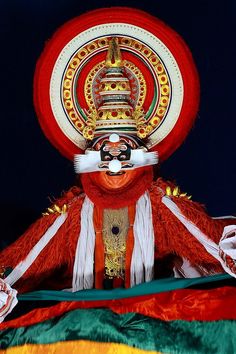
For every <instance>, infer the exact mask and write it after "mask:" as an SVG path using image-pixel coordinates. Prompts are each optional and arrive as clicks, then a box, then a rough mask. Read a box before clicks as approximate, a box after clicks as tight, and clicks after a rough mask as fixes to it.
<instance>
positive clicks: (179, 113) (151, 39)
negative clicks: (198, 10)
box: [34, 7, 199, 172]
mask: <svg viewBox="0 0 236 354" xmlns="http://www.w3.org/2000/svg"><path fill="white" fill-rule="evenodd" d="M34 87H35V92H34V101H35V107H36V111H37V114H38V117H39V120H40V123H41V126H42V128H43V130H44V132H45V134H46V136H47V137H48V138H49V140H50V141H51V142H52V143H53V144H54V145H55V146H56V147H57V148H58V149H59V150H60V152H61V153H62V154H63V155H65V156H66V157H68V158H70V159H72V158H73V157H74V155H76V158H75V167H76V171H77V172H88V171H95V170H102V169H104V168H109V169H110V170H111V171H118V170H119V169H120V168H135V167H140V166H145V165H150V164H154V163H157V156H156V155H157V153H158V155H159V158H160V159H161V160H164V159H166V158H167V157H168V156H169V155H170V154H171V153H172V152H173V151H174V150H175V149H176V148H177V147H178V146H179V145H180V144H181V143H182V142H183V140H184V139H185V137H186V135H187V133H188V131H189V129H190V128H191V126H192V124H193V121H194V119H195V116H196V112H197V108H198V99H199V85H198V75H197V73H196V69H195V65H194V62H193V59H192V57H191V54H190V52H189V50H188V48H187V47H186V45H185V43H184V42H183V41H182V39H181V38H180V37H179V36H178V35H177V34H176V33H175V32H174V31H173V30H172V29H170V28H169V27H167V26H166V25H165V24H163V23H162V22H160V21H159V20H157V19H156V18H154V17H152V16H150V15H149V14H147V13H145V12H142V11H139V10H136V9H131V8H121V7H118V8H109V9H99V10H95V11H91V12H89V13H87V14H85V15H82V16H79V17H77V18H75V19H74V20H72V21H70V22H68V23H66V24H65V25H64V26H63V27H61V28H60V29H59V30H58V31H57V32H56V33H55V35H54V36H53V37H52V39H51V40H50V41H49V42H48V44H47V45H46V48H45V50H44V52H43V54H42V56H41V58H40V60H39V62H38V65H37V70H36V75H35V86H34ZM83 151H85V155H83V154H82V153H83ZM148 151H149V152H148ZM102 154H103V155H102ZM108 155H109V156H108ZM122 156H123V159H124V161H125V162H122ZM101 157H104V158H101ZM106 159H108V160H109V161H108V160H107V161H106Z"/></svg>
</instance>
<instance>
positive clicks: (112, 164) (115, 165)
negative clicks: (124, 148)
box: [108, 160, 121, 173]
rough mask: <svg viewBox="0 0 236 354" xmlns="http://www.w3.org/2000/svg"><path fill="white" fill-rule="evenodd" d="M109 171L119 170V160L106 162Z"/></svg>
mask: <svg viewBox="0 0 236 354" xmlns="http://www.w3.org/2000/svg"><path fill="white" fill-rule="evenodd" d="M108 168H109V171H111V172H114V173H116V172H119V171H120V170H121V162H120V161H119V160H112V161H110V162H109V164H108Z"/></svg>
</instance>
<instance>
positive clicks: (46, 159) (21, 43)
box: [0, 0, 236, 247]
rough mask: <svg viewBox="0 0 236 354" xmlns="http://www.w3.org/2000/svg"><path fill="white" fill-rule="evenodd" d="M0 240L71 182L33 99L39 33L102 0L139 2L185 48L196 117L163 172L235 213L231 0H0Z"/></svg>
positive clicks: (216, 208)
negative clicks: (192, 64) (193, 78)
mask: <svg viewBox="0 0 236 354" xmlns="http://www.w3.org/2000/svg"><path fill="white" fill-rule="evenodd" d="M0 5H1V6H0V38H1V54H0V72H1V74H0V77H1V83H0V95H1V96H0V97H1V109H0V117H1V118H0V119H1V120H0V122H1V127H0V131H1V139H0V141H1V204H0V206H1V213H0V215H1V247H5V246H6V245H7V244H9V243H10V242H12V240H14V239H15V238H16V237H18V236H19V235H20V234H21V233H22V232H23V231H24V230H25V229H26V228H27V226H28V225H29V224H30V223H32V222H33V221H34V220H35V219H36V218H37V217H39V215H40V214H41V212H42V211H44V210H45V208H46V207H48V206H49V204H50V202H49V200H48V197H51V198H53V197H58V196H60V194H61V192H62V191H63V190H66V189H67V188H69V187H70V186H71V185H73V183H74V180H75V175H74V172H73V166H72V163H71V162H69V161H67V160H66V159H65V158H64V157H62V156H61V155H60V154H59V153H58V152H57V151H56V150H55V149H54V148H53V147H52V146H51V145H50V143H49V142H48V141H47V140H46V138H45V137H44V135H43V133H42V132H41V129H40V127H39V125H38V122H37V118H36V115H35V112H34V108H33V103H32V101H33V100H32V92H33V84H32V82H33V74H34V68H35V64H36V61H37V58H38V57H39V55H40V53H41V52H42V50H43V47H44V44H45V42H46V41H47V40H48V39H49V38H50V37H51V36H52V34H53V33H54V31H55V30H56V29H57V28H58V27H59V26H61V25H62V24H64V22H66V21H67V20H70V19H71V18H73V17H75V16H77V15H80V14H82V13H83V12H85V11H88V10H91V9H95V8H99V7H110V6H130V7H136V8H140V9H142V10H145V11H147V12H150V13H151V14H152V15H154V16H156V17H159V18H160V19H161V20H163V21H164V22H166V23H167V24H168V25H169V26H171V27H172V28H173V29H175V30H176V31H177V32H178V33H179V34H180V35H181V36H182V37H183V38H184V40H185V41H186V43H187V44H188V46H189V47H190V49H191V51H192V53H193V56H194V58H195V61H196V65H197V68H198V71H199V74H200V80H201V104H200V109H199V114H198V119H197V121H196V124H195V126H194V128H193V130H192V131H191V133H190V134H189V136H188V138H187V140H186V141H185V143H184V144H183V145H182V146H181V148H179V150H178V151H176V152H175V153H174V155H173V156H171V157H170V158H169V160H168V161H166V162H165V163H164V164H163V166H162V168H161V174H162V176H164V177H165V178H170V179H173V180H175V181H176V182H177V183H178V184H179V185H180V187H181V188H182V190H183V191H186V192H188V193H189V194H192V195H193V199H194V200H197V201H199V202H201V203H204V204H205V205H206V206H207V209H208V211H209V213H210V214H211V215H213V216H217V215H229V214H234V213H236V203H235V197H236V191H235V183H234V181H235V177H236V168H235V157H236V156H235V155H236V154H235V143H236V142H235V140H236V139H235V127H236V123H235V122H236V114H235V101H236V95H235V91H236V88H235V80H236V77H235V74H234V72H235V70H234V68H235V50H234V47H235V39H234V36H235V35H234V33H235V31H234V26H235V22H236V2H235V1H234V0H231V1H230V0H226V1H224V2H222V1H218V0H217V1H214V0H212V1H210V0H208V1H207V0H206V1H200V0H198V1H181V0H180V1H174V0H169V1H163V0H162V1H159V0H156V1H149V0H146V1H140V0H138V1H131V0H130V1H115V0H113V1H100V2H99V1H90V0H88V1H80V0H76V1H75V0H57V1H53V0H41V1H40V0H37V1H33V0H31V1H29V0H28V1H26V0H18V1H17V0H15V1H11V0H5V1H3V0H0Z"/></svg>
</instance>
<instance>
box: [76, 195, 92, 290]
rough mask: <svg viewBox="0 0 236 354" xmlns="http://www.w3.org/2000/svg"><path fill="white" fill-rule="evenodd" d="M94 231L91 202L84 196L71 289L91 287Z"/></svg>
mask: <svg viewBox="0 0 236 354" xmlns="http://www.w3.org/2000/svg"><path fill="white" fill-rule="evenodd" d="M94 249H95V231H94V225H93V203H92V202H91V201H90V200H89V198H88V197H85V200H84V203H83V206H82V209H81V229H80V235H79V240H78V242H77V247H76V253H75V262H74V269H73V280H72V291H73V292H75V291H78V290H82V289H91V288H93V282H94V276H93V273H94V269H93V268H94V267H93V265H94Z"/></svg>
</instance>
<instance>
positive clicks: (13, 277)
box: [4, 213, 67, 285]
mask: <svg viewBox="0 0 236 354" xmlns="http://www.w3.org/2000/svg"><path fill="white" fill-rule="evenodd" d="M66 218H67V213H64V214H61V215H60V216H59V217H58V218H57V219H56V220H55V221H54V223H53V224H52V225H51V226H50V227H49V228H48V229H47V231H46V232H45V234H44V235H43V236H42V237H41V238H40V240H39V241H38V242H37V243H36V245H35V246H34V247H33V248H32V250H31V251H30V252H29V254H28V255H27V256H26V258H25V259H24V260H23V261H21V262H20V263H18V265H17V266H16V267H15V268H14V269H13V271H12V272H11V273H10V274H9V275H8V276H7V277H6V278H5V279H4V281H5V282H6V283H8V284H10V285H13V284H14V283H15V282H16V281H17V280H19V279H20V278H21V277H22V275H23V274H24V273H25V272H26V271H27V269H29V267H30V266H31V265H32V263H33V262H34V261H35V259H36V258H37V257H38V255H39V254H40V253H41V251H42V250H43V249H44V248H45V247H46V246H47V244H48V242H49V241H50V240H51V239H52V238H53V237H54V236H55V234H56V233H57V231H58V230H59V228H60V227H61V225H62V224H63V223H64V222H65V220H66Z"/></svg>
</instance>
